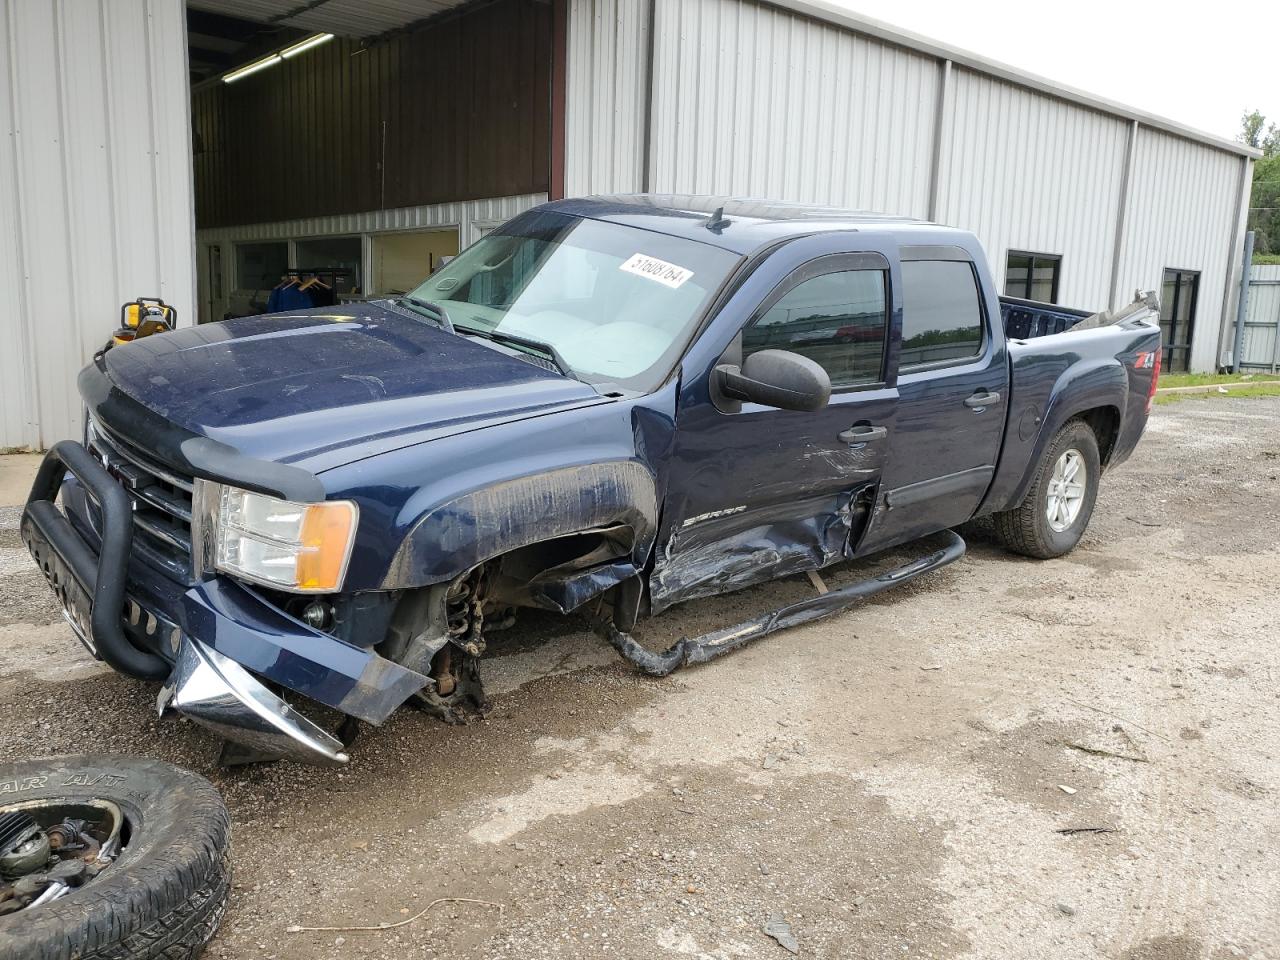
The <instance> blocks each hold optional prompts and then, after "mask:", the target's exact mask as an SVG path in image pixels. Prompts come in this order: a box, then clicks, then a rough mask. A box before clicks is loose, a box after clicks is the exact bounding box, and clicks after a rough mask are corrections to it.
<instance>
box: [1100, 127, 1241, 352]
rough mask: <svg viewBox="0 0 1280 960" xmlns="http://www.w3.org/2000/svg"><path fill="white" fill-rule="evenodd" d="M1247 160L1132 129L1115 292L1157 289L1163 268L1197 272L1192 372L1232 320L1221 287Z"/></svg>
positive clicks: (1232, 259)
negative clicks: (1134, 141)
mask: <svg viewBox="0 0 1280 960" xmlns="http://www.w3.org/2000/svg"><path fill="white" fill-rule="evenodd" d="M1245 163H1246V161H1245V160H1244V159H1242V158H1241V157H1238V156H1232V155H1231V154H1229V153H1224V152H1222V151H1220V150H1213V149H1210V148H1208V147H1204V146H1201V145H1200V144H1196V143H1191V142H1190V141H1188V140H1182V139H1179V138H1177V137H1172V136H1170V135H1169V134H1166V133H1161V132H1159V131H1156V130H1149V129H1146V128H1142V129H1140V130H1139V131H1138V142H1137V149H1136V152H1135V154H1134V162H1133V179H1132V182H1131V183H1130V186H1129V211H1128V215H1127V219H1126V225H1125V236H1124V243H1123V245H1122V247H1121V256H1120V269H1119V278H1120V289H1121V291H1124V292H1131V291H1132V290H1134V289H1135V288H1137V287H1141V288H1142V289H1144V290H1152V289H1154V290H1157V291H1158V290H1160V287H1161V282H1162V280H1163V278H1164V270H1165V268H1166V267H1173V268H1177V269H1179V270H1197V271H1199V272H1200V290H1199V295H1198V297H1197V306H1196V317H1195V337H1194V339H1193V341H1192V347H1191V369H1192V370H1207V369H1211V368H1212V367H1214V366H1215V365H1216V364H1217V356H1216V353H1217V349H1218V334H1219V331H1220V329H1221V327H1222V319H1223V316H1224V314H1223V310H1224V306H1225V307H1226V308H1227V309H1228V312H1227V314H1226V316H1227V317H1229V318H1230V319H1231V320H1232V321H1234V319H1235V308H1234V306H1233V304H1234V303H1235V292H1234V291H1233V290H1228V291H1227V294H1228V295H1227V296H1226V297H1225V302H1224V296H1223V293H1224V290H1223V286H1224V284H1225V283H1226V282H1227V274H1228V271H1229V270H1230V272H1231V276H1232V278H1233V282H1238V281H1236V280H1235V278H1236V277H1237V276H1238V268H1237V267H1236V266H1235V263H1236V261H1237V260H1238V259H1239V254H1238V253H1237V252H1236V251H1235V250H1233V249H1231V237H1232V235H1233V233H1234V232H1235V226H1236V225H1235V222H1234V220H1235V213H1236V198H1237V196H1238V192H1239V189H1240V175H1241V174H1240V171H1241V166H1242V165H1243V164H1245Z"/></svg>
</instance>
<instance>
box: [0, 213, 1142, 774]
mask: <svg viewBox="0 0 1280 960" xmlns="http://www.w3.org/2000/svg"><path fill="white" fill-rule="evenodd" d="M1156 319H1157V311H1156V304H1155V303H1154V298H1152V297H1150V296H1148V297H1146V298H1141V297H1140V298H1139V299H1138V300H1136V301H1135V302H1134V304H1132V305H1131V306H1130V307H1128V308H1126V309H1124V310H1121V311H1119V312H1117V313H1115V314H1110V313H1103V314H1094V315H1089V314H1087V313H1086V312H1083V311H1074V310H1066V309H1062V308H1058V307H1052V306H1049V305H1046V304H1036V303H1032V302H1029V301H1019V300H1012V299H1007V298H1001V297H1000V296H998V294H997V292H996V288H995V285H994V284H993V282H992V278H991V274H990V271H989V270H988V267H987V263H986V260H985V258H984V255H983V252H982V249H981V247H980V245H979V244H978V242H977V240H976V239H975V238H974V237H973V235H972V234H969V233H966V232H964V231H961V230H955V229H949V228H945V227H940V226H936V225H934V224H929V223H921V222H916V221H911V220H906V219H897V218H890V217H877V216H868V215H864V214H854V213H848V212H841V211H833V210H823V209H816V208H807V207H797V206H788V205H779V204H768V203H758V202H731V201H712V200H707V199H699V198H688V197H685V198H672V197H657V196H631V197H596V198H590V199H580V200H565V201H559V202H555V203H551V204H547V205H544V206H542V207H539V208H537V209H534V210H532V211H530V212H528V213H525V214H522V215H520V216H518V217H516V218H515V219H514V220H512V221H511V222H509V223H508V224H506V225H505V226H504V227H502V228H501V229H498V230H496V231H494V232H493V233H492V234H490V235H488V236H487V237H485V238H484V239H482V240H480V241H479V242H478V243H476V244H475V245H473V246H472V247H470V248H469V249H467V250H466V251H464V252H463V253H462V254H461V255H460V256H459V257H457V258H456V259H455V260H453V261H452V262H451V263H449V264H448V265H447V266H445V267H443V268H442V269H440V270H439V271H437V272H436V273H435V274H434V275H432V276H431V277H430V278H429V279H428V280H426V281H425V282H424V283H423V284H422V285H421V286H420V287H418V288H417V289H416V290H414V291H412V292H411V293H409V294H408V295H406V296H403V297H400V298H398V299H394V300H386V301H380V302H373V303H364V304H358V305H350V306H344V307H339V308H321V309H315V310H304V311H301V312H298V313H279V314H272V315H267V316H260V317H250V318H243V319H238V320H232V321H227V322H224V323H216V324H209V325H205V326H198V327H194V328H187V329H181V330H178V331H176V332H173V333H164V334H161V335H157V336H153V337H149V338H146V339H139V340H138V341H137V342H135V343H131V344H128V345H126V346H117V347H114V348H112V349H109V350H105V351H104V352H102V353H100V354H98V355H97V356H95V357H94V359H93V362H92V363H91V364H89V366H87V367H86V368H85V369H84V371H83V373H82V374H81V376H80V379H79V387H80V391H81V393H82V394H83V398H84V402H85V405H86V409H87V417H86V423H85V434H84V438H83V442H82V443H76V442H70V441H66V442H62V443H59V444H57V445H55V446H54V447H53V448H52V449H51V450H50V451H49V453H48V455H47V458H46V460H45V462H44V464H43V466H42V467H41V470H40V473H39V476H38V477H37V480H36V483H35V486H34V489H33V491H32V494H31V498H30V501H29V503H28V504H27V507H26V510H25V513H24V514H23V517H22V521H21V530H22V535H23V538H24V540H25V542H26V543H27V545H28V546H29V548H30V550H31V553H32V555H33V556H34V557H35V559H36V562H37V563H38V564H39V565H40V567H41V569H42V570H43V571H44V572H45V574H46V575H47V576H48V578H49V581H50V583H51V585H52V586H53V589H54V590H55V591H56V592H57V594H58V596H59V598H60V600H61V602H62V604H63V607H64V609H65V611H66V615H67V619H68V621H69V622H70V623H71V625H72V627H73V629H74V630H75V631H76V633H77V634H78V635H79V637H80V639H81V640H82V641H83V642H84V643H85V644H86V646H87V647H88V648H89V649H90V650H91V651H93V652H94V654H95V655H96V656H98V657H100V658H101V659H103V660H105V661H106V662H107V663H108V664H110V665H111V666H112V667H114V668H115V669H117V670H120V671H123V672H125V673H128V674H131V675H133V676H136V677H144V678H151V679H154V680H159V681H162V684H163V686H162V689H161V691H160V694H159V700H158V707H159V709H160V710H161V712H164V711H166V710H177V711H180V712H183V713H186V714H188V715H189V716H191V717H192V718H193V719H195V720H197V721H199V722H201V723H203V724H205V725H206V726H208V727H210V728H211V729H213V730H214V731H216V732H217V733H218V734H219V735H220V736H221V737H223V738H224V739H225V740H226V741H228V744H227V746H226V747H225V748H224V759H225V760H226V761H227V762H236V761H237V760H240V761H247V760H253V759H267V758H273V757H281V756H290V757H295V758H302V759H306V760H310V761H314V762H329V763H341V762H343V761H345V760H346V758H347V754H346V753H345V752H344V751H345V747H346V745H347V743H348V742H349V740H350V738H351V736H352V730H353V729H354V728H355V727H356V726H358V723H357V722H356V721H360V720H362V721H367V722H369V723H373V724H378V723H381V722H382V721H383V720H385V719H386V718H387V717H388V715H389V714H390V713H391V712H392V711H394V710H395V709H396V708H397V707H399V706H400V705H401V704H403V703H405V702H406V701H412V702H415V703H417V704H418V705H419V706H422V707H425V708H426V709H429V710H432V711H434V712H436V713H438V714H439V715H440V716H442V717H444V718H446V719H457V718H459V717H460V716H465V715H466V714H467V713H468V712H469V711H472V710H475V709H482V708H483V703H484V698H483V689H482V687H481V684H480V668H479V663H480V659H481V657H482V655H483V654H484V651H485V644H486V633H487V632H488V631H491V630H492V629H495V628H498V627H503V626H509V625H510V623H511V622H512V618H513V616H514V614H515V611H516V610H518V609H519V608H530V607H532V608H539V609H543V610H552V611H559V612H562V613H568V612H570V611H575V610H581V611H584V612H586V613H588V615H589V616H590V617H592V618H593V621H594V623H595V625H596V627H597V629H598V630H599V632H600V633H601V635H602V637H603V638H604V639H605V640H607V641H608V642H609V643H611V644H612V645H613V646H614V647H615V648H616V649H617V650H618V652H619V653H620V654H621V655H622V656H624V657H625V658H627V659H628V660H630V661H631V662H632V663H634V664H635V665H636V666H637V667H639V668H640V669H641V670H644V671H645V672H647V673H651V674H664V673H667V672H669V671H671V670H673V669H676V668H677V667H681V666H684V665H687V664H690V663H698V662H703V661H706V660H709V659H711V658H712V657H715V656H718V655H719V654H722V653H725V652H727V651H729V650H733V649H736V648H738V647H741V646H742V645H743V644H745V643H748V642H751V641H753V640H756V639H758V638H760V637H763V636H766V635H768V634H769V633H771V632H773V631H775V630H778V629H781V628H783V627H786V626H790V625H792V624H796V623H800V622H803V621H805V620H810V619H814V618H816V617H820V616H826V615H828V614H831V613H833V612H835V611H837V610H841V609H845V608H847V607H848V606H850V605H851V604H853V603H855V602H856V601H858V600H859V599H861V598H864V597H866V596H869V595H870V594H873V593H875V592H877V591H880V590H884V589H888V588H890V587H893V586H895V585H897V584H901V583H905V582H907V581H909V580H911V579H914V578H916V577H919V576H921V575H923V574H925V573H928V572H929V571H932V570H936V569H938V568H939V567H941V566H943V565H945V564H947V563H950V562H952V561H954V560H956V559H957V558H959V557H960V556H961V555H962V554H963V552H964V542H963V540H961V539H960V537H959V536H958V535H957V534H955V533H954V532H951V530H952V528H954V527H956V526H959V525H961V524H964V523H965V522H967V521H969V520H972V519H974V518H976V517H983V516H992V517H994V523H995V529H996V531H997V532H998V534H999V536H1000V538H1001V539H1002V540H1003V542H1004V543H1005V544H1006V545H1007V546H1008V547H1009V548H1010V549H1012V550H1014V551H1016V552H1019V553H1022V554H1025V555H1028V556H1031V557H1037V558H1050V557H1057V556H1060V555H1061V554H1064V553H1066V552H1067V551H1069V550H1071V549H1072V548H1073V547H1074V546H1075V545H1076V543H1077V542H1078V541H1079V539H1080V537H1081V535H1082V533H1083V532H1084V530H1085V527H1086V525H1087V524H1088V522H1089V517H1090V514H1091V512H1092V510H1093V507H1094V498H1095V496H1096V494H1097V491H1098V483H1099V479H1100V476H1101V474H1102V472H1103V471H1104V470H1106V469H1109V468H1111V467H1114V466H1115V465H1116V464H1118V463H1120V462H1121V461H1123V460H1124V459H1125V458H1126V457H1128V456H1129V454H1130V453H1131V452H1132V450H1133V449H1134V446H1135V445H1136V444H1137V442H1138V439H1139V437H1140V436H1141V435H1142V432H1143V429H1144V427H1145V425H1146V420H1147V414H1148V412H1149V409H1150V402H1151V396H1152V393H1153V392H1154V390H1155V385H1156V379H1157V377H1158V374H1159V357H1160V332H1159V329H1158V326H1157V323H1156ZM931 535H937V537H935V538H934V539H935V541H936V542H934V543H932V544H931V545H930V546H928V547H927V549H926V548H921V550H920V551H919V553H920V555H919V556H917V557H916V558H915V559H912V560H911V561H910V562H908V563H905V564H903V565H901V566H898V567H896V568H894V569H892V570H890V571H888V572H886V573H883V574H880V575H878V576H872V577H870V578H868V579H865V580H862V581H859V582H856V583H854V584H852V585H851V586H846V587H843V588H841V589H838V590H834V591H831V592H829V593H825V594H822V595H818V596H815V597H813V598H812V599H808V600H803V601H800V602H798V603H794V604H791V605H790V606H787V607H784V608H782V609H780V610H776V611H773V612H772V613H770V614H768V615H767V616H764V617H761V618H758V619H756V620H752V621H749V622H747V623H742V624H735V625H732V626H728V627H726V628H725V629H722V630H718V631H716V632H714V633H711V634H707V635H705V636H702V637H696V638H688V639H683V640H681V641H680V642H679V643H677V644H676V645H674V646H673V647H671V648H670V649H669V650H666V651H661V652H658V651H652V650H648V649H646V648H644V647H642V646H641V645H640V644H638V643H637V642H636V641H635V640H634V639H633V638H632V637H631V636H630V634H629V633H628V631H629V630H630V629H631V627H632V626H633V624H634V623H635V622H636V619H637V617H640V616H652V615H656V614H659V613H661V612H662V611H663V610H665V609H667V608H668V607H670V606H671V605H672V604H675V603H680V602H682V601H686V600H689V599H691V598H695V597H705V596H709V595H712V594H717V593H722V592H725V591H730V590H737V589H740V588H742V587H744V586H747V585H749V584H753V583H757V582H760V581H763V580H768V579H770V578H775V577H783V576H789V575H794V574H798V573H805V572H806V571H817V570H820V569H822V568H824V567H827V566H829V565H831V564H835V563H839V562H841V561H844V560H847V559H850V558H855V557H863V556H866V555H868V554H872V553H878V552H883V551H886V550H887V549H888V548H890V547H895V546H898V545H902V544H907V543H909V542H912V541H915V540H917V539H920V538H922V537H926V536H931ZM285 691H293V692H295V693H297V694H301V695H303V696H304V697H306V698H310V699H311V700H314V701H318V702H319V703H322V704H325V705H327V706H329V707H332V708H334V709H336V710H337V711H339V712H341V713H342V714H345V715H346V717H347V718H348V720H347V721H346V722H344V723H343V724H342V726H341V727H340V728H339V730H338V731H337V734H338V735H335V734H334V733H331V732H330V731H329V730H327V729H324V728H322V727H321V726H320V725H319V724H317V723H316V722H314V721H313V720H312V719H310V718H308V717H307V716H305V715H303V713H302V712H300V711H299V710H297V709H295V707H293V706H291V705H290V704H289V703H287V702H286V700H285V699H284V697H283V696H282V694H284V693H285ZM353 718H354V719H353Z"/></svg>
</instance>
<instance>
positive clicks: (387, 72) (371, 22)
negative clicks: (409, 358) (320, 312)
mask: <svg viewBox="0 0 1280 960" xmlns="http://www.w3.org/2000/svg"><path fill="white" fill-rule="evenodd" d="M555 19H556V18H555V5H554V4H551V3H547V2H542V0H495V2H491V3H481V4H476V3H466V4H463V3H458V2H442V0H437V2H430V0H427V2H422V0H412V2H410V0H382V2H373V3H364V2H356V0H324V2H320V3H315V2H312V3H308V4H304V5H299V4H297V3H296V2H290V0H217V2H215V0H193V2H191V3H189V4H188V27H189V41H190V46H189V50H190V62H191V68H192V80H193V85H192V97H191V113H192V127H193V130H192V142H193V166H194V177H195V208H196V238H197V278H198V282H199V287H200V289H199V294H198V300H199V319H200V321H201V322H209V321H215V320H221V319H224V318H227V317H231V316H244V315H249V314H255V313H261V312H264V311H266V310H267V309H268V307H269V306H270V305H272V304H273V303H274V302H275V301H272V298H271V291H272V289H273V287H275V286H276V285H277V284H279V283H282V282H288V278H290V277H291V276H294V275H296V274H297V273H298V272H299V271H304V272H305V271H308V270H315V271H316V275H317V276H319V277H320V278H321V280H322V281H323V284H324V288H328V287H330V286H332V287H334V288H335V292H336V295H337V297H338V298H339V299H344V300H355V299H361V298H370V297H378V296H381V295H385V294H388V293H395V292H398V291H402V290H404V289H407V288H411V287H413V286H415V285H416V284H417V283H418V282H420V281H421V280H422V279H424V278H425V276H426V275H427V274H428V273H429V272H430V271H431V270H432V269H434V268H435V267H436V266H438V265H439V264H440V263H441V261H442V260H443V259H447V258H448V257H451V256H454V255H456V254H457V253H458V252H459V250H460V249H462V248H463V247H465V246H467V245H468V244H469V243H471V242H472V241H473V240H475V239H477V238H478V237H479V236H481V235H482V234H483V233H484V232H485V231H487V230H489V229H492V227H493V226H494V225H496V224H497V223H500V222H502V221H504V220H506V219H509V218H510V217H511V216H514V215H515V214H516V213H519V212H520V211H522V210H525V209H528V208H529V207H531V206H534V205H536V204H537V203H541V202H543V201H544V200H546V199H547V196H548V194H549V192H550V189H551V181H552V176H551V167H552V163H551V130H552V103H553V99H554V98H553V96H552V83H553V76H554V75H555V71H554V60H555V56H556V44H555V42H554V22H555ZM325 271H329V272H328V273H326V272H325ZM310 289H312V290H320V289H322V287H320V286H319V285H317V286H313V287H311V288H310Z"/></svg>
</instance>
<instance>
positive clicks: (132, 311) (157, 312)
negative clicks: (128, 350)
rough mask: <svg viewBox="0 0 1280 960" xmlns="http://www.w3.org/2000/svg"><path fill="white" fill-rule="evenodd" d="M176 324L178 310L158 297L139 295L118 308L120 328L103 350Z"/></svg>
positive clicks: (160, 331)
mask: <svg viewBox="0 0 1280 960" xmlns="http://www.w3.org/2000/svg"><path fill="white" fill-rule="evenodd" d="M177 325H178V310H177V308H176V307H172V306H170V305H169V304H167V303H165V302H164V301H163V300H161V299H160V298H159V297H139V298H138V299H137V300H134V301H131V302H130V303H126V304H125V305H124V306H122V307H121V308H120V328H119V329H118V330H116V332H115V333H113V334H112V335H111V339H110V340H108V341H107V345H106V346H105V347H103V349H104V350H110V349H111V348H112V347H114V346H116V345H117V344H121V343H132V342H133V341H134V340H138V339H140V338H142V337H149V336H151V335H152V334H153V333H165V332H167V331H169V330H172V329H173V328H174V327H176V326H177Z"/></svg>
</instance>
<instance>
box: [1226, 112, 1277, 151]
mask: <svg viewBox="0 0 1280 960" xmlns="http://www.w3.org/2000/svg"><path fill="white" fill-rule="evenodd" d="M1236 139H1237V140H1239V141H1240V142H1241V143H1243V144H1247V145H1248V146H1250V147H1253V149H1255V150H1261V151H1262V155H1263V156H1265V157H1270V156H1274V155H1275V154H1276V153H1278V152H1280V128H1277V127H1276V125H1275V124H1274V123H1267V118H1266V117H1265V116H1263V115H1262V112H1261V111H1260V110H1251V111H1250V112H1248V113H1243V114H1241V115H1240V133H1239V134H1238V135H1237V136H1236Z"/></svg>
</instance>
